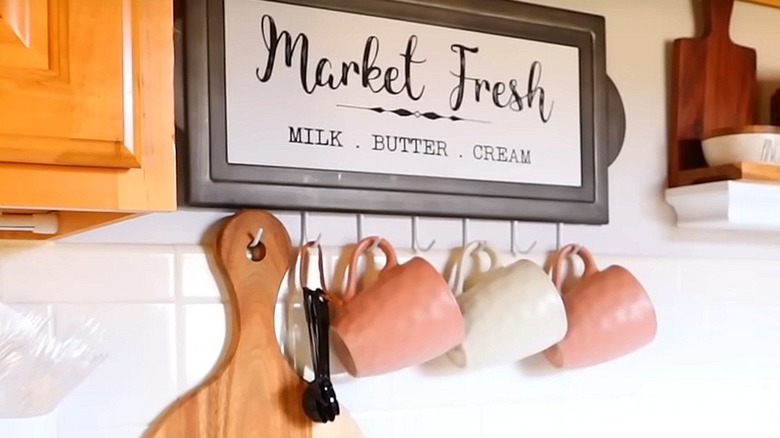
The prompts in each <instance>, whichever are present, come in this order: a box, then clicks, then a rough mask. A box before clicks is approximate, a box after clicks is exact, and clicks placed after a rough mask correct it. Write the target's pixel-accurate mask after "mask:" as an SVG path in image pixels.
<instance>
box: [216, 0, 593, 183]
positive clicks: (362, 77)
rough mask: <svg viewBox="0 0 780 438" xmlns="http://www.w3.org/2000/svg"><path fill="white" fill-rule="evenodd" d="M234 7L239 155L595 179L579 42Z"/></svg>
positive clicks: (231, 85)
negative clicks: (585, 135) (584, 124)
mask: <svg viewBox="0 0 780 438" xmlns="http://www.w3.org/2000/svg"><path fill="white" fill-rule="evenodd" d="M224 7H225V11H224V12H225V72H226V115H227V117H226V118H227V161H228V163H230V164H246V165H258V166H272V167H281V168H298V169H322V170H332V171H344V172H367V173H378V174H390V175H416V176H430V177H439V178H456V179H465V180H479V181H500V182H512V183H529V184H545V185H555V186H580V185H581V181H582V174H581V166H582V161H581V159H582V157H581V147H582V144H581V143H582V140H581V133H580V127H581V114H580V108H581V102H580V70H579V69H580V53H579V49H578V48H577V47H573V46H567V45H562V44H553V43H548V42H541V41H533V40H528V39H520V38H513V37H508V36H502V35H494V34H490V33H478V32H473V31H465V30H459V29H454V28H448V27H439V26H434V25H429V24H420V23H413V22H409V21H401V20H394V19H388V18H379V17H372V16H368V15H361V14H354V13H347V12H341V11H332V10H325V9H320V8H313V7H306V6H299V5H290V4H283V3H276V2H267V1H258V0H230V1H225V5H224ZM487 31H488V32H489V29H488V30H487Z"/></svg>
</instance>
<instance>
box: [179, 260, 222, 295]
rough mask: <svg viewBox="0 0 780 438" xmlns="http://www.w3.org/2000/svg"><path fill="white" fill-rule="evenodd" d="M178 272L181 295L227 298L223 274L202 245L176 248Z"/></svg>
mask: <svg viewBox="0 0 780 438" xmlns="http://www.w3.org/2000/svg"><path fill="white" fill-rule="evenodd" d="M176 272H177V280H178V288H179V294H180V296H181V297H183V298H185V299H190V298H198V299H202V300H206V301H215V302H219V301H224V300H226V297H225V296H224V295H223V293H222V290H221V284H223V283H224V280H223V278H222V275H223V274H222V273H221V272H219V269H218V267H217V266H215V264H214V263H213V262H212V260H210V255H209V254H208V252H207V251H205V250H204V249H203V248H202V247H179V248H176Z"/></svg>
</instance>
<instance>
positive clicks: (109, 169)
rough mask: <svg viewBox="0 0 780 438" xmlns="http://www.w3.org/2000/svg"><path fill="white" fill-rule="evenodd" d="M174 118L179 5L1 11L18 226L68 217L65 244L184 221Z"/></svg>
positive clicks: (1, 118) (29, 4) (4, 154)
mask: <svg viewBox="0 0 780 438" xmlns="http://www.w3.org/2000/svg"><path fill="white" fill-rule="evenodd" d="M173 117H174V112H173V2H172V1H171V0H0V212H2V213H3V215H5V216H6V218H8V217H9V216H8V214H9V213H10V214H28V213H34V212H37V213H41V212H57V214H58V216H59V232H58V234H57V235H59V236H61V235H65V234H71V233H74V232H77V231H82V230H85V229H88V228H92V227H96V226H99V225H102V224H107V223H109V222H114V221H117V220H121V219H124V218H127V217H130V216H132V215H134V214H138V213H143V212H149V211H169V210H175V209H176V177H175V169H176V163H175V153H174V140H173V139H174V121H173ZM17 217H21V216H17ZM50 237H52V236H44V235H37V234H33V233H30V232H18V231H12V232H0V238H32V239H41V238H50Z"/></svg>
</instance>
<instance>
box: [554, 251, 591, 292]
mask: <svg viewBox="0 0 780 438" xmlns="http://www.w3.org/2000/svg"><path fill="white" fill-rule="evenodd" d="M573 254H576V255H579V257H580V258H581V259H582V261H583V262H584V263H585V271H584V272H583V273H582V277H581V278H585V277H589V276H591V275H593V274H595V273H596V272H598V266H597V265H596V260H595V259H594V258H593V254H591V252H590V251H589V250H588V249H587V248H585V247H584V246H582V245H580V244H577V243H570V244H568V245H566V246H564V247H563V248H561V249H560V251H558V253H557V254H555V256H554V257H553V261H552V263H551V265H552V269H551V271H552V280H553V283H555V288H556V289H558V290H559V291H561V288H562V287H563V279H564V276H565V274H564V273H563V271H564V269H563V262H564V261H565V260H566V259H568V258H569V256H570V255H573ZM561 292H562V291H561Z"/></svg>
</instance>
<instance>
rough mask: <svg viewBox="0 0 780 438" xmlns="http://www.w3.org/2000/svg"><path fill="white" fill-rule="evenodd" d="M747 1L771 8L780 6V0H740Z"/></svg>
mask: <svg viewBox="0 0 780 438" xmlns="http://www.w3.org/2000/svg"><path fill="white" fill-rule="evenodd" d="M742 1H744V2H747V3H755V4H757V5H764V6H769V7H772V8H780V0H742Z"/></svg>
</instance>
